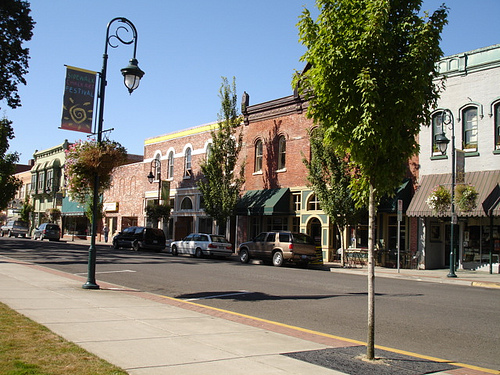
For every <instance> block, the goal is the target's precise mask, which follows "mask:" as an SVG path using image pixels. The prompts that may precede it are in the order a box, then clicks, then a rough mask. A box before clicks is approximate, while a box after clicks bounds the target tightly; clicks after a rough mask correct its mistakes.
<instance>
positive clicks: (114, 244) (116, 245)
mask: <svg viewBox="0 0 500 375" xmlns="http://www.w3.org/2000/svg"><path fill="white" fill-rule="evenodd" d="M119 248H120V246H118V241H117V240H114V241H113V249H115V250H118V249H119Z"/></svg>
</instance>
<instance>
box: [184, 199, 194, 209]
mask: <svg viewBox="0 0 500 375" xmlns="http://www.w3.org/2000/svg"><path fill="white" fill-rule="evenodd" d="M192 209H193V202H192V201H191V199H190V198H189V197H185V198H184V199H183V200H182V202H181V210H192Z"/></svg>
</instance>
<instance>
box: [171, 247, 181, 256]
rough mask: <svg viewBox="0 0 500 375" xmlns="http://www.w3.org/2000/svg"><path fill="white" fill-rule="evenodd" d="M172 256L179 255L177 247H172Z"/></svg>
mask: <svg viewBox="0 0 500 375" xmlns="http://www.w3.org/2000/svg"><path fill="white" fill-rule="evenodd" d="M172 255H173V256H174V257H176V256H177V255H179V252H178V251H177V246H175V245H174V246H172Z"/></svg>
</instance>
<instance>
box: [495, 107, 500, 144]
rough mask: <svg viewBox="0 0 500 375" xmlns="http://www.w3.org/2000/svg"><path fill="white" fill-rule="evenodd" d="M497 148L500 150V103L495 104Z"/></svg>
mask: <svg viewBox="0 0 500 375" xmlns="http://www.w3.org/2000/svg"><path fill="white" fill-rule="evenodd" d="M494 114H495V150H500V103H498V104H497V105H495V112H494Z"/></svg>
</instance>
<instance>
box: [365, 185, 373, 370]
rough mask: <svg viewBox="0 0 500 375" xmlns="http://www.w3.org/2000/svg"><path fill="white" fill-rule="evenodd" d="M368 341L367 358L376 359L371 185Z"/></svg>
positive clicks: (371, 191) (371, 198)
mask: <svg viewBox="0 0 500 375" xmlns="http://www.w3.org/2000/svg"><path fill="white" fill-rule="evenodd" d="M368 213H369V218H368V339H367V342H366V358H367V359H369V360H372V359H374V358H375V262H374V256H373V249H374V247H375V246H374V245H375V238H374V234H375V194H374V188H373V185H371V184H370V198H369V203H368Z"/></svg>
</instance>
